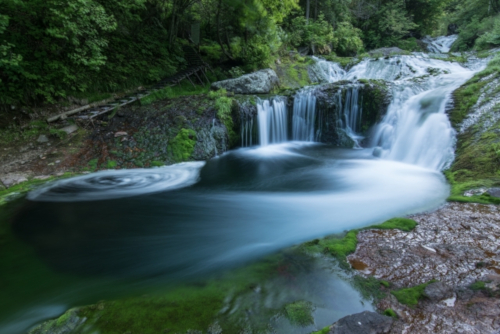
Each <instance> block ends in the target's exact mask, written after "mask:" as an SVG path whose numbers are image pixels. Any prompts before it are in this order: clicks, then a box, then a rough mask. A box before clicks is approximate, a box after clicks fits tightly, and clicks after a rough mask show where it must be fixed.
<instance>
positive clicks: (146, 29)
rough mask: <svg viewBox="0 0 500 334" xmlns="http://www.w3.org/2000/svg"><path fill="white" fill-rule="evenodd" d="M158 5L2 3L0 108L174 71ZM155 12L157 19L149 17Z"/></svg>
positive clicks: (95, 0)
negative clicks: (4, 105)
mask: <svg viewBox="0 0 500 334" xmlns="http://www.w3.org/2000/svg"><path fill="white" fill-rule="evenodd" d="M158 5H159V2H158V1H148V2H146V1H144V0H131V1H127V2H122V1H117V0H110V1H102V0H70V1H66V2H64V3H62V2H60V1H56V0H47V1H41V0H36V1H30V2H27V1H18V0H5V1H4V2H3V8H2V17H1V18H0V41H2V40H3V42H0V56H1V58H0V80H2V82H7V83H8V84H7V85H0V104H2V103H3V104H18V103H21V104H32V103H35V102H40V101H42V102H43V101H48V102H56V101H57V99H58V98H60V97H65V96H70V95H75V94H79V93H82V92H96V93H104V92H110V91H115V90H119V89H124V88H128V87H134V86H136V85H139V84H141V83H149V82H152V81H155V80H158V79H160V78H161V77H164V76H166V75H169V74H172V73H173V72H174V71H175V70H176V68H177V67H178V66H182V65H183V64H184V63H185V61H184V60H183V59H182V58H181V57H178V55H179V54H180V52H179V50H178V49H176V48H175V47H171V46H169V45H168V43H165V40H166V38H167V37H168V32H167V31H166V30H164V29H161V28H159V27H161V26H162V23H161V22H163V24H166V19H167V18H166V17H165V16H163V15H164V14H162V13H164V11H156V12H155V11H154V9H155V8H157V6H158ZM152 13H155V14H152Z"/></svg>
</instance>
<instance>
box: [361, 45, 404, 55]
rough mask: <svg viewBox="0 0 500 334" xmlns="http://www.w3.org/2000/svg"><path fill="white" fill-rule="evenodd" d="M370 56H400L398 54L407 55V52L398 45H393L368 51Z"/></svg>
mask: <svg viewBox="0 0 500 334" xmlns="http://www.w3.org/2000/svg"><path fill="white" fill-rule="evenodd" d="M368 53H369V54H370V56H372V57H377V56H379V57H380V56H381V57H389V56H398V55H405V54H406V53H407V52H406V51H404V50H402V49H400V48H397V47H392V48H380V49H375V50H372V51H370V52H368Z"/></svg>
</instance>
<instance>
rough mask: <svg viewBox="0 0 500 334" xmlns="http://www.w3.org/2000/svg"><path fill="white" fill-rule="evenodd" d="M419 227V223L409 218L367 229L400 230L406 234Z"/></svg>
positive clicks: (389, 221) (394, 220)
mask: <svg viewBox="0 0 500 334" xmlns="http://www.w3.org/2000/svg"><path fill="white" fill-rule="evenodd" d="M416 226H417V222H416V221H414V220H413V219H408V218H393V219H389V220H388V221H386V222H384V223H382V224H380V225H373V226H369V227H367V229H372V228H373V229H380V230H391V229H398V230H401V231H405V232H410V231H412V230H413V229H414V228H415V227H416Z"/></svg>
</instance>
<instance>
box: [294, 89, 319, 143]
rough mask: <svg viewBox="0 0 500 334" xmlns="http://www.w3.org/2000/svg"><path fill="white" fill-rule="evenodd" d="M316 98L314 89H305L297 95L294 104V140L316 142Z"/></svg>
mask: <svg viewBox="0 0 500 334" xmlns="http://www.w3.org/2000/svg"><path fill="white" fill-rule="evenodd" d="M315 121H316V96H315V95H314V90H313V89H307V88H306V89H303V90H301V91H299V92H298V93H297V94H296V95H295V99H294V102H293V118H292V139H293V140H299V141H316V140H317V139H318V136H317V134H316V132H315Z"/></svg>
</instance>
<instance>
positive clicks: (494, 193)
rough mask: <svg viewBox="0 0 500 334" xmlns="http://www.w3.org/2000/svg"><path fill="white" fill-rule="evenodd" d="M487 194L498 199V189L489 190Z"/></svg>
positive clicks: (499, 192)
mask: <svg viewBox="0 0 500 334" xmlns="http://www.w3.org/2000/svg"><path fill="white" fill-rule="evenodd" d="M487 193H488V195H490V196H493V197H500V188H490V189H488V191H487Z"/></svg>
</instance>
